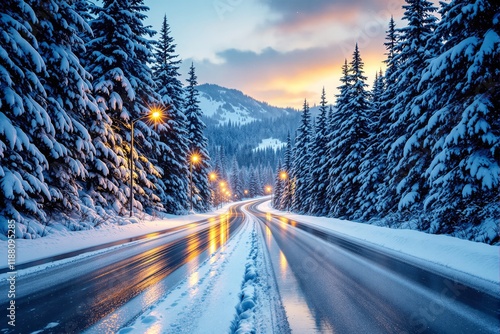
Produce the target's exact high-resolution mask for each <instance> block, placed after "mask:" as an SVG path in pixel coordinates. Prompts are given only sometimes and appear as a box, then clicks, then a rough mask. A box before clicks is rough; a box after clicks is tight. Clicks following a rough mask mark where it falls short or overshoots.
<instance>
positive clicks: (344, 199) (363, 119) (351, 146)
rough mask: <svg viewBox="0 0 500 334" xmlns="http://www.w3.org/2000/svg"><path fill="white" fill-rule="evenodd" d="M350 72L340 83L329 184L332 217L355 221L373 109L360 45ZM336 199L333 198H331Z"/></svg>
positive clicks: (331, 150) (356, 49)
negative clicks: (362, 166)
mask: <svg viewBox="0 0 500 334" xmlns="http://www.w3.org/2000/svg"><path fill="white" fill-rule="evenodd" d="M349 65H350V71H349V72H347V73H346V71H345V66H344V78H343V79H342V80H341V81H342V82H343V83H344V85H343V86H341V94H340V96H339V98H338V100H337V112H339V114H338V120H337V122H338V125H337V126H338V130H337V132H336V136H337V137H336V138H335V139H334V140H333V143H332V144H333V146H331V148H330V152H331V153H332V154H334V159H333V161H332V162H333V163H332V166H333V167H332V170H333V171H332V172H331V174H332V176H334V177H335V179H334V180H333V181H332V180H331V181H330V184H332V185H333V186H332V187H331V188H332V189H333V190H334V192H333V194H331V195H330V201H331V207H330V214H331V215H333V216H336V217H344V218H351V219H352V218H353V215H354V213H355V212H356V210H357V209H358V208H359V206H360V203H359V201H358V199H357V198H356V196H357V194H358V192H359V188H360V186H361V183H362V180H359V178H358V175H359V173H360V170H359V166H360V164H361V161H362V160H363V159H364V155H365V152H366V139H367V137H368V120H367V114H368V112H369V110H370V109H371V103H370V101H369V93H368V91H367V90H366V87H367V84H366V83H365V80H366V77H365V76H364V71H363V67H364V63H363V61H362V60H361V56H360V53H359V49H358V45H357V44H356V47H355V49H354V53H353V59H352V61H351V63H350V64H349ZM332 195H333V196H332Z"/></svg>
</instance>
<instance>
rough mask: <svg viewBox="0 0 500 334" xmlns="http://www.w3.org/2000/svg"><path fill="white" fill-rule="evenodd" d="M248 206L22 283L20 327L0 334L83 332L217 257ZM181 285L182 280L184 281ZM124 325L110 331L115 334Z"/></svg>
mask: <svg viewBox="0 0 500 334" xmlns="http://www.w3.org/2000/svg"><path fill="white" fill-rule="evenodd" d="M242 205H243V204H239V205H235V206H233V207H231V208H230V210H229V212H228V213H226V214H222V215H220V216H219V217H216V218H211V219H208V220H206V221H200V222H197V223H196V224H189V225H187V226H186V227H185V228H183V229H176V230H175V231H173V233H168V234H165V235H159V236H158V235H156V234H155V236H154V237H153V238H148V239H144V240H141V241H136V242H134V243H131V244H125V245H123V246H122V247H119V248H117V249H113V250H111V251H108V252H104V253H102V254H98V255H94V256H90V257H86V258H84V259H81V260H76V261H74V262H69V263H65V264H61V265H57V266H54V267H52V268H48V269H45V270H43V271H41V272H36V273H34V274H27V275H23V276H20V277H18V279H17V281H16V298H15V306H16V326H15V328H14V329H13V328H11V327H10V326H7V321H3V322H2V325H1V326H0V331H1V332H2V333H31V332H33V331H37V330H42V329H44V330H43V333H78V332H81V331H82V330H84V329H86V328H88V327H89V326H91V325H93V324H94V323H96V322H97V321H99V320H100V319H101V318H103V317H105V316H106V315H107V314H109V313H111V312H113V311H114V310H116V309H117V308H119V307H120V306H122V305H123V304H125V303H126V302H128V301H129V300H131V299H132V298H134V297H135V296H137V295H138V294H140V293H141V292H143V291H145V290H146V289H147V288H148V287H151V286H153V285H155V284H157V283H160V282H164V281H165V282H168V280H167V279H166V278H167V277H169V275H171V274H172V273H174V272H175V271H176V270H177V269H179V268H181V267H182V266H183V265H184V264H186V263H187V262H189V261H190V260H191V259H193V258H194V257H196V256H202V255H203V254H204V253H206V252H208V250H210V252H213V251H215V250H216V249H218V248H219V247H220V246H221V245H223V244H225V243H226V242H227V240H228V239H229V237H230V236H231V235H234V234H235V232H236V231H237V230H238V228H239V227H240V226H241V224H242V223H243V220H244V216H243V214H241V211H240V207H241V206H242ZM171 232H172V231H171ZM205 256H206V255H205ZM172 276H175V275H172ZM180 279H182V277H179V278H178V281H179V280H180ZM176 283H177V282H172V281H170V282H169V283H168V284H165V285H164V286H162V289H163V291H161V289H160V290H158V289H157V290H155V294H154V296H152V299H150V300H149V301H148V303H149V304H151V303H154V302H155V300H154V298H157V299H158V298H160V297H161V295H162V292H164V291H166V290H167V289H168V288H170V287H171V286H172V285H173V284H176ZM157 285H158V284H157ZM167 285H168V286H167ZM6 298H7V294H5V296H4V295H1V296H0V308H1V309H3V310H6V309H7V307H8V304H7V303H8V302H9V301H8V300H7V299H6ZM120 325H122V324H116V326H117V327H116V328H112V327H111V328H109V330H110V332H112V331H114V330H117V329H118V328H119V326H120Z"/></svg>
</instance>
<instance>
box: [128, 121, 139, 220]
mask: <svg viewBox="0 0 500 334" xmlns="http://www.w3.org/2000/svg"><path fill="white" fill-rule="evenodd" d="M137 121H138V120H137V119H136V120H133V121H132V122H130V128H131V130H130V132H131V138H130V199H129V202H130V217H132V210H133V207H134V205H133V202H134V123H135V122H137Z"/></svg>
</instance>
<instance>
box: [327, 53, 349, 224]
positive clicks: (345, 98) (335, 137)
mask: <svg viewBox="0 0 500 334" xmlns="http://www.w3.org/2000/svg"><path fill="white" fill-rule="evenodd" d="M349 72H350V69H349V64H348V63H347V59H345V60H344V64H343V65H342V77H341V78H340V82H341V85H340V86H339V87H337V89H338V90H339V94H337V95H336V96H335V97H336V102H335V111H333V112H332V113H331V114H330V118H329V124H328V130H329V132H328V133H329V134H328V144H327V157H328V162H327V164H328V166H329V168H330V169H329V171H328V181H327V182H328V184H327V188H326V193H327V195H326V197H327V210H328V215H330V216H334V212H333V209H334V207H335V205H336V203H337V198H338V196H339V194H340V192H341V191H342V189H341V188H339V187H338V185H337V183H336V180H337V179H338V177H339V176H340V168H339V166H340V164H341V163H342V159H343V155H342V154H343V153H341V151H340V147H341V143H340V139H341V132H340V126H341V125H342V122H343V120H344V118H345V117H346V116H345V114H346V113H347V110H346V107H347V104H348V103H349V99H350V97H349V93H350V87H351V81H350V80H351V76H350V75H349Z"/></svg>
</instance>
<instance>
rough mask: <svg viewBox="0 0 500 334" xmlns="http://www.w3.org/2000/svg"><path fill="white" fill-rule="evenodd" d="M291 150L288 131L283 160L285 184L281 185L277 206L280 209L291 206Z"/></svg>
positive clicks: (288, 208) (287, 208)
mask: <svg viewBox="0 0 500 334" xmlns="http://www.w3.org/2000/svg"><path fill="white" fill-rule="evenodd" d="M292 165H293V152H292V139H291V137H290V133H288V135H287V139H286V149H285V155H284V161H283V172H284V173H285V174H284V177H285V184H284V187H283V193H282V195H281V198H280V204H279V208H280V209H281V210H287V211H288V210H290V208H291V207H292V198H293V189H292V181H293V169H292V168H293V166H292Z"/></svg>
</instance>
